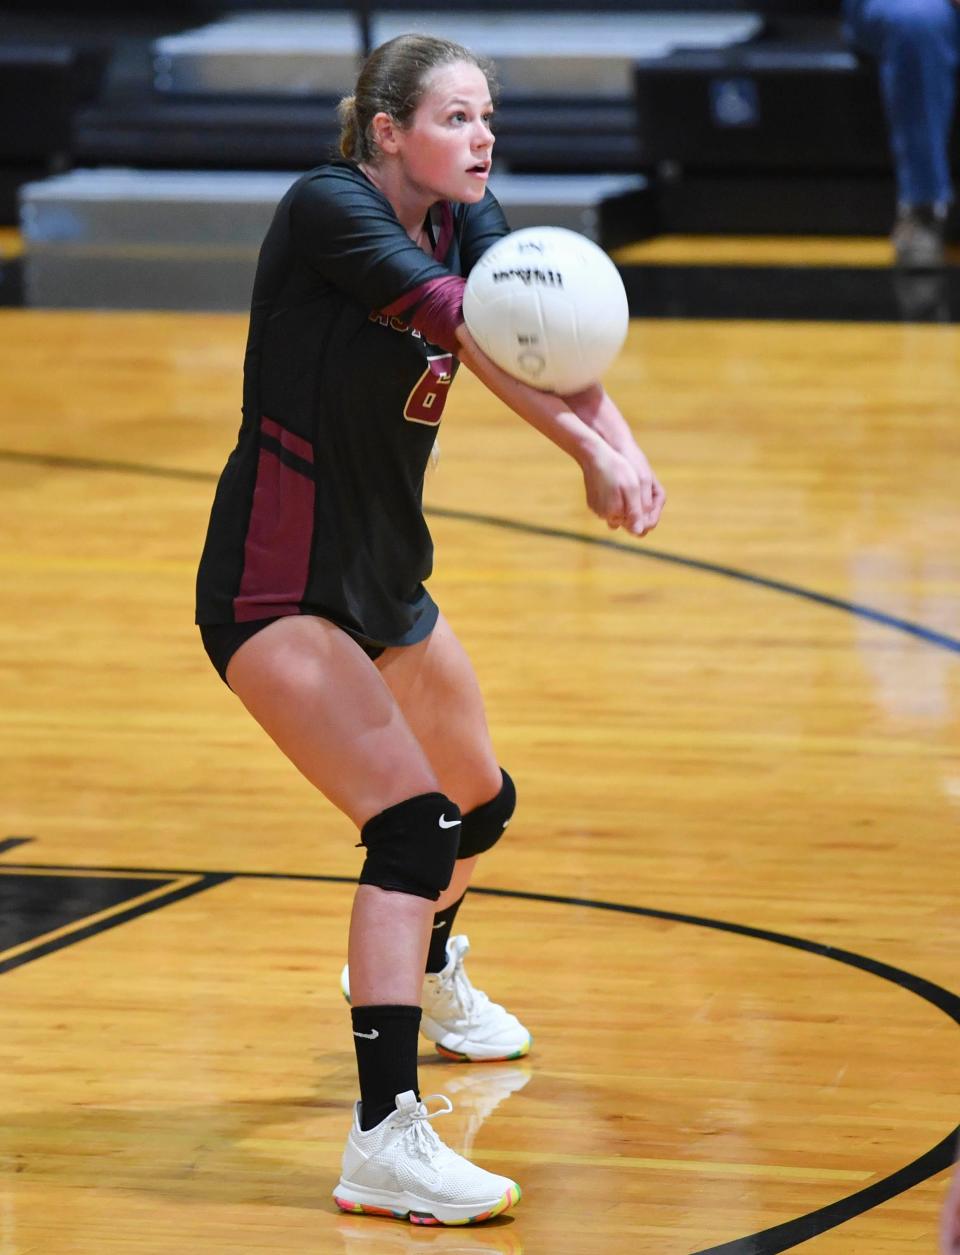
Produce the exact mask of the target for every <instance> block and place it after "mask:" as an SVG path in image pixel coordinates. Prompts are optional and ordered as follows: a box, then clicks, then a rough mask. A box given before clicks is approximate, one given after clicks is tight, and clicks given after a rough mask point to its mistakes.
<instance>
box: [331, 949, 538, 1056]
mask: <svg viewBox="0 0 960 1255" xmlns="http://www.w3.org/2000/svg"><path fill="white" fill-rule="evenodd" d="M469 950H470V942H469V940H468V938H467V937H465V936H457V937H451V938H450V940H449V941H448V942H447V965H446V967H445V968H444V969H443V971H442V972H428V973H427V974H426V976H424V978H423V993H422V995H421V1004H422V1006H423V1018H422V1019H421V1021H420V1032H421V1033H423V1035H424V1037H427V1038H429V1040H430V1041H432V1042H433V1043H434V1045H435V1046H436V1048H437V1051H438V1053H439V1054H441V1055H443V1056H444V1057H445V1058H447V1059H456V1060H458V1061H460V1062H469V1063H476V1062H479V1061H481V1060H493V1059H520V1058H521V1057H522V1056H523V1055H525V1054H527V1052H528V1051H529V1049H530V1045H531V1043H532V1040H533V1039H532V1038H531V1036H530V1034H529V1033H528V1032H527V1030H526V1029H525V1028H524V1027H523V1025H522V1024H521V1023H520V1021H519V1020H518V1019H517V1017H516V1016H515V1015H511V1014H510V1012H509V1011H505V1010H504V1008H503V1007H501V1006H500V1004H499V1003H498V1002H491V1001H490V999H489V998H488V997H487V995H486V994H485V993H484V992H483V990H481V989H474V987H473V985H471V983H470V977H469V976H468V975H467V973H466V971H465V969H464V966H463V961H464V959H465V958H466V957H467V954H468V952H469ZM340 988H341V990H342V991H343V996H344V997H345V998H346V1000H347V1002H349V1001H350V969H349V967H344V969H343V971H342V972H341V973H340Z"/></svg>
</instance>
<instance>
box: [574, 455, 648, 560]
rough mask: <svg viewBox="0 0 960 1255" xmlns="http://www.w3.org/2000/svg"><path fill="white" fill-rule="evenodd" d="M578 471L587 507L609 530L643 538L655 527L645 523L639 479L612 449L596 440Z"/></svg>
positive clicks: (628, 464)
mask: <svg viewBox="0 0 960 1255" xmlns="http://www.w3.org/2000/svg"><path fill="white" fill-rule="evenodd" d="M581 470H582V471H583V482H584V487H585V488H586V492H587V505H588V506H589V507H590V509H591V510H592V511H593V512H594V514H596V515H598V516H599V517H600V518H602V519H603V520H604V522H605V523H606V524H607V526H608V527H609V528H611V529H613V530H616V528H618V527H626V528H627V529H628V530H629V531H631V532H633V534H634V535H635V536H645V535H646V534H647V532H648V531H649V530H650V527H652V526H655V523H650V524H648V523H647V510H646V507H645V506H644V491H643V485H642V484H641V481H640V477H639V476H638V474H637V472H636V471H635V470H634V468H633V467H632V466H631V465H630V463H629V462H628V461H627V459H626V458H625V457H624V456H623V455H622V454H620V453H618V452H617V450H616V449H612V448H611V447H610V445H608V444H607V443H606V442H605V441H604V440H600V439H598V440H597V441H596V442H595V443H594V444H593V445H592V446H591V449H590V452H589V454H588V455H587V456H586V457H585V458H584V460H583V461H582V462H581ZM647 490H648V493H649V482H648V483H647Z"/></svg>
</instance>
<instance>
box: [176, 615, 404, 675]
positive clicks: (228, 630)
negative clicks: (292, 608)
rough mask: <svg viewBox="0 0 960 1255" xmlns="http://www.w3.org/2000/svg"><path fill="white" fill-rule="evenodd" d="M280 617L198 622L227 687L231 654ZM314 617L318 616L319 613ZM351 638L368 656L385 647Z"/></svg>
mask: <svg viewBox="0 0 960 1255" xmlns="http://www.w3.org/2000/svg"><path fill="white" fill-rule="evenodd" d="M281 617H282V616H280V615H274V616H273V618H272V619H251V620H250V622H249V623H201V624H200V639H201V640H202V641H203V647H204V649H205V650H206V651H207V657H208V658H209V659H210V661H211V662H212V663H213V665H214V667H216V670H217V674H218V675H219V676H220V679H221V680H222V681H223V682H224V684H226V686H227V688H229V687H230V684H229V682H228V680H227V667H228V665H229V663H230V659H231V658H232V657H233V655H234V654H235V653H236V652H237V650H238V649H239V648H240V646H241V645H242V644H244V642H245V641H248V640H249V639H250V637H251V636H256V634H257V633H258V632H260V631H262V630H263V629H264V628H265V627H269V626H270V624H271V623H276V621H277V619H278V618H281ZM316 617H317V618H319V615H318V616H316ZM347 635H348V636H349V635H350V633H349V632H348V633H347ZM351 639H353V640H356V641H357V644H358V645H359V646H360V648H361V649H362V650H363V652H364V653H365V654H366V655H367V657H368V658H379V657H380V655H381V654H382V653H383V651H384V649H385V648H386V647H385V646H384V645H368V644H365V643H364V642H363V641H361V640H357V638H356V637H355V636H354V637H352V638H351Z"/></svg>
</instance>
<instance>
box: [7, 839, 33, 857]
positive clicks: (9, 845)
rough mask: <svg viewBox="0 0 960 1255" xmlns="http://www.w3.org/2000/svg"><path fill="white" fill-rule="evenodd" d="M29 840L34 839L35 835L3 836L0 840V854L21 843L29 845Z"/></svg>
mask: <svg viewBox="0 0 960 1255" xmlns="http://www.w3.org/2000/svg"><path fill="white" fill-rule="evenodd" d="M31 841H36V837H4V839H3V840H2V841H0V854H6V853H7V852H8V850H15V849H17V847H18V846H21V845H29V844H30V842H31Z"/></svg>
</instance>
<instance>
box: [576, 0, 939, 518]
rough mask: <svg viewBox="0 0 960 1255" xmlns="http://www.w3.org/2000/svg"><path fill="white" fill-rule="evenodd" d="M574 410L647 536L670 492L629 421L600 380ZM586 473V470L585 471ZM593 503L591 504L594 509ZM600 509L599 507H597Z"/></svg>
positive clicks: (581, 395)
mask: <svg viewBox="0 0 960 1255" xmlns="http://www.w3.org/2000/svg"><path fill="white" fill-rule="evenodd" d="M958 3H960V0H958ZM564 399H565V401H566V403H567V404H568V405H569V406H570V408H571V410H572V411H573V412H574V413H575V414H576V415H577V417H578V418H580V419H581V420H582V421H583V422H584V423H585V424H586V425H587V426H588V427H589V428H590V429H591V431H593V432H595V433H596V435H598V436H599V437H600V439H601V440H602V441H603V442H604V443H605V444H606V445H607V446H608V447H609V448H610V449H612V450H613V451H614V452H616V453H618V454H619V455H620V457H621V458H622V459H623V460H624V461H626V462H627V464H628V465H629V466H630V467H631V469H632V470H633V472H634V474H635V475H636V478H637V482H638V485H639V493H640V515H639V518H636V516H635V515H634V516H633V517H634V520H635V522H639V523H640V526H639V527H636V526H631V524H630V517H631V516H630V515H629V513H627V512H623V513H622V514H621V516H620V518H619V521H618V522H610V519H609V517H607V516H606V515H603V514H601V517H606V518H607V521H608V523H610V526H611V527H618V526H620V524H621V523H623V524H625V525H626V526H627V527H629V528H630V531H632V532H633V533H634V535H636V536H646V534H647V532H649V531H652V530H653V528H655V527H656V525H657V524H658V523H659V521H660V515H661V513H662V511H663V507H664V505H665V503H666V500H667V494H666V493H665V492H664V490H663V485H662V484H661V483H660V481H659V480H658V479H657V477H656V475H654V473H653V471H652V469H651V467H650V463H649V462H648V461H647V459H646V456H645V454H644V452H643V450H642V449H640V448H639V447H638V445H637V442H636V441H635V440H634V438H633V433H632V432H631V431H630V427H629V425H628V424H627V421H626V419H625V418H624V417H623V415H622V414H621V413H620V411H619V410H618V409H617V407H616V405H615V404H614V402H613V401H612V400H611V399H610V397H609V396H608V395H607V393H606V392H605V391H604V389H603V388H602V387H601V386H600V385H599V384H594V385H593V386H592V387H590V388H586V389H584V391H583V392H579V393H576V394H575V395H573V396H568V397H565V398H564ZM584 473H585V474H586V472H584ZM587 500H588V502H589V500H590V490H589V487H588V490H587ZM593 508H594V507H593V506H592V505H591V509H593ZM597 512H598V513H600V511H597Z"/></svg>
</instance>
